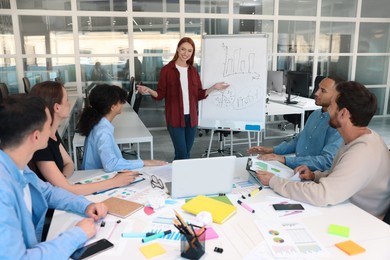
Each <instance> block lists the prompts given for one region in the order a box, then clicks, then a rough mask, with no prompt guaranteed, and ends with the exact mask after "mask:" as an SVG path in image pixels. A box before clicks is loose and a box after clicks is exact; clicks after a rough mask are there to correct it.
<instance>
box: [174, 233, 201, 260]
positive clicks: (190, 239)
mask: <svg viewBox="0 0 390 260" xmlns="http://www.w3.org/2000/svg"><path fill="white" fill-rule="evenodd" d="M205 231H206V229H204V230H203V231H202V233H201V234H197V236H192V235H187V234H186V235H182V236H181V247H180V249H181V256H182V257H184V258H187V259H199V258H201V257H202V255H204V253H205V246H206V232H205Z"/></svg>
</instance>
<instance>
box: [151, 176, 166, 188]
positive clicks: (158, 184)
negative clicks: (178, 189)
mask: <svg viewBox="0 0 390 260" xmlns="http://www.w3.org/2000/svg"><path fill="white" fill-rule="evenodd" d="M150 184H151V185H152V188H153V189H154V188H156V187H157V188H159V189H164V183H163V181H162V180H161V179H160V178H157V177H156V175H152V176H150Z"/></svg>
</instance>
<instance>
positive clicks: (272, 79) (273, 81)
mask: <svg viewBox="0 0 390 260" xmlns="http://www.w3.org/2000/svg"><path fill="white" fill-rule="evenodd" d="M267 90H268V92H270V91H276V92H279V93H281V92H282V91H283V71H270V70H269V71H268V73H267Z"/></svg>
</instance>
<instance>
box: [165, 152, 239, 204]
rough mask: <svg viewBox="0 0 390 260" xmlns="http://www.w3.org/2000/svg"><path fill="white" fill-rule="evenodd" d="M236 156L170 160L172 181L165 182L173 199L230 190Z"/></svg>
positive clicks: (224, 192) (215, 193)
mask: <svg viewBox="0 0 390 260" xmlns="http://www.w3.org/2000/svg"><path fill="white" fill-rule="evenodd" d="M235 163H236V157H235V156H226V157H213V158H201V159H187V160H176V161H173V162H172V182H171V183H169V182H167V183H165V186H166V187H167V189H168V192H169V194H171V197H172V198H174V199H177V198H189V197H195V196H197V195H218V194H221V193H223V194H226V193H229V192H231V191H232V187H233V176H234V169H235Z"/></svg>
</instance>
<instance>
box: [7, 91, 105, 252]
mask: <svg viewBox="0 0 390 260" xmlns="http://www.w3.org/2000/svg"><path fill="white" fill-rule="evenodd" d="M50 125H51V116H50V112H49V110H48V108H47V107H46V106H45V102H44V101H43V100H42V99H41V98H39V97H35V96H29V95H25V94H20V95H12V96H10V97H9V98H7V99H5V100H3V101H2V103H1V104H0V149H1V150H0V234H1V236H0V259H22V258H23V259H24V258H28V259H68V258H69V256H70V255H71V254H72V253H73V252H74V251H75V250H76V249H77V248H79V247H81V246H82V245H83V244H84V243H85V242H86V241H87V240H88V239H89V238H91V237H93V236H94V235H95V234H96V228H95V224H94V222H95V221H96V220H98V219H100V218H102V217H105V216H106V214H107V207H106V206H105V205H104V204H103V203H92V202H90V201H88V200H86V199H85V198H84V197H79V196H76V195H74V194H72V193H70V192H68V191H66V190H63V189H61V188H57V187H53V186H52V185H51V184H50V183H46V182H43V181H41V180H40V179H39V178H38V177H37V175H36V174H35V173H34V172H32V171H31V170H30V169H29V168H28V167H27V166H26V165H27V163H28V162H29V161H30V160H31V158H32V156H33V154H34V152H35V151H37V150H39V149H43V148H45V147H46V146H47V143H48V139H49V135H50ZM48 208H56V209H61V210H67V211H72V212H75V213H78V214H81V215H85V216H87V217H88V218H85V219H83V220H81V221H80V222H78V223H77V224H76V226H75V227H73V228H71V229H69V230H68V231H66V232H64V233H62V234H61V235H60V236H58V237H57V238H56V239H53V240H51V241H46V242H41V237H42V230H43V224H44V221H45V215H46V211H47V209H48Z"/></svg>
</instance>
